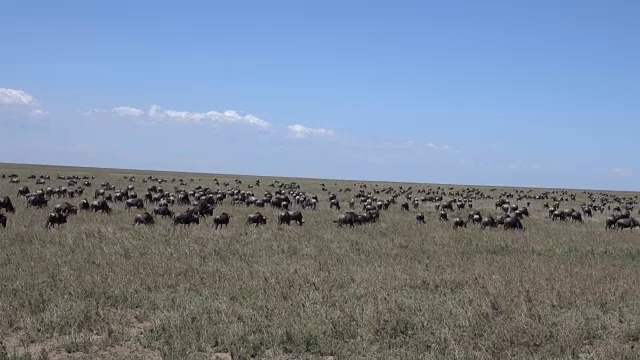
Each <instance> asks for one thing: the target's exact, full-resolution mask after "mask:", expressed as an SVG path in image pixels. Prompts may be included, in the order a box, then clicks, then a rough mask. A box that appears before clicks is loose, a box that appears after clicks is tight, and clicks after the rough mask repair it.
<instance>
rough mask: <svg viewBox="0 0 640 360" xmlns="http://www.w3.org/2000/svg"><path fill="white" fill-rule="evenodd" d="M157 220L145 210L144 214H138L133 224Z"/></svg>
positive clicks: (145, 223) (146, 223)
mask: <svg viewBox="0 0 640 360" xmlns="http://www.w3.org/2000/svg"><path fill="white" fill-rule="evenodd" d="M155 222H156V220H155V219H154V218H153V216H151V214H149V213H148V212H146V211H145V212H143V213H142V214H138V215H136V217H135V219H133V225H151V224H155Z"/></svg>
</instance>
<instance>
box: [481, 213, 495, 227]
mask: <svg viewBox="0 0 640 360" xmlns="http://www.w3.org/2000/svg"><path fill="white" fill-rule="evenodd" d="M496 226H498V222H497V221H496V219H494V218H493V216H491V215H489V216H487V217H485V218H484V219H482V223H481V228H482V229H484V228H487V227H496Z"/></svg>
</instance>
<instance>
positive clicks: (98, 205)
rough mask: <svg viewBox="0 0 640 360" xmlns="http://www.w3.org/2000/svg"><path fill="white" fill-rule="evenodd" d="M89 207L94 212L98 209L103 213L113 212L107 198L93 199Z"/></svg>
mask: <svg viewBox="0 0 640 360" xmlns="http://www.w3.org/2000/svg"><path fill="white" fill-rule="evenodd" d="M89 208H90V209H91V210H92V211H93V212H98V210H100V211H101V212H103V213H105V212H106V213H107V214H108V213H110V212H111V208H110V207H109V204H107V202H106V201H105V200H95V201H92V202H91V204H90V205H89Z"/></svg>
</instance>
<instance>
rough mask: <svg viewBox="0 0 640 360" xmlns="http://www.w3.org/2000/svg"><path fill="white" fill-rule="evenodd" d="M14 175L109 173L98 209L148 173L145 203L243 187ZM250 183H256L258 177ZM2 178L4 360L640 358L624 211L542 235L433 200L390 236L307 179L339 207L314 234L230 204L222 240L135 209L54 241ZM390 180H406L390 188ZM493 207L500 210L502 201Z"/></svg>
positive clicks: (315, 217) (395, 216) (553, 226)
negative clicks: (111, 191) (620, 221)
mask: <svg viewBox="0 0 640 360" xmlns="http://www.w3.org/2000/svg"><path fill="white" fill-rule="evenodd" d="M12 172H15V173H17V174H19V175H20V177H21V179H22V183H21V184H20V185H28V186H29V187H30V188H31V189H32V190H34V189H37V188H39V187H38V186H36V185H35V184H34V182H33V180H28V179H27V175H29V174H32V173H33V174H36V175H39V174H49V175H51V177H52V180H51V181H49V182H48V184H47V185H54V186H58V185H63V184H64V181H59V180H54V178H55V177H56V175H57V174H77V175H82V174H88V175H95V176H96V179H95V180H93V184H94V185H93V187H92V188H90V189H89V191H88V192H89V193H90V194H87V195H89V197H91V195H92V193H93V189H95V187H96V186H98V185H99V184H100V182H103V181H109V182H111V183H112V184H116V185H117V187H124V186H125V185H127V184H129V183H128V182H127V181H126V180H125V179H123V175H125V174H126V175H132V174H134V175H136V176H137V181H136V183H134V185H135V186H136V187H137V190H138V192H139V193H144V190H145V189H146V187H147V186H148V185H149V184H143V183H142V182H141V179H142V176H143V175H157V176H161V177H165V178H169V179H170V178H172V177H175V178H180V177H182V178H184V179H185V180H187V182H188V185H187V187H191V188H192V187H195V186H196V185H202V186H209V187H213V188H215V186H214V184H213V178H214V177H217V178H218V179H219V180H220V182H221V183H222V182H223V181H229V182H230V183H232V184H233V180H234V179H235V178H236V177H235V176H216V175H204V174H197V175H194V174H171V173H164V174H163V173H155V172H151V171H141V172H135V171H128V170H127V171H124V170H122V171H121V170H100V169H69V168H54V167H38V166H26V165H13V164H4V165H0V173H12ZM191 178H194V181H193V182H190V181H189V179H191ZM238 178H240V179H242V180H244V183H243V185H241V186H242V187H243V188H246V184H248V183H253V182H254V180H255V179H256V178H257V177H252V176H248V177H247V176H245V177H238ZM0 180H1V183H0V195H9V196H11V198H12V200H13V201H14V205H16V207H17V212H16V214H15V215H10V216H9V221H8V224H7V228H6V229H2V228H0V249H1V251H0V338H2V343H3V345H2V347H1V348H0V358H24V359H26V358H33V359H36V358H67V357H86V358H173V359H183V358H211V357H212V356H214V355H215V354H217V355H215V356H220V358H230V357H231V356H233V358H251V357H257V358H282V359H285V358H328V357H334V358H336V359H346V358H349V359H351V358H359V359H413V358H435V359H440V358H459V359H467V358H469V359H470V358H473V359H501V358H504V359H506V358H519V359H535V358H544V359H548V358H594V359H596V358H597V359H613V358H638V357H639V356H640V349H639V348H638V346H640V234H639V233H637V232H628V231H626V232H606V231H605V230H604V217H605V216H606V212H605V214H596V215H595V216H594V218H593V219H587V220H586V222H585V223H584V224H571V223H559V222H556V223H552V222H551V221H549V220H548V219H547V218H546V216H545V214H546V212H545V211H544V210H543V208H542V202H540V201H532V204H531V208H530V210H532V216H531V217H530V218H527V219H525V226H526V227H527V231H526V232H524V233H521V232H505V231H503V230H499V229H492V230H485V231H481V230H479V229H477V228H474V227H469V228H467V229H461V230H457V231H453V230H452V228H451V224H450V223H441V222H438V221H437V220H436V214H435V211H434V210H433V205H432V204H428V205H426V204H421V205H420V208H419V209H418V210H417V211H423V212H425V214H426V215H427V224H426V225H419V224H418V223H417V222H416V221H415V212H416V210H412V211H411V212H409V213H407V212H401V211H400V209H399V205H396V206H393V208H392V209H390V210H389V211H386V212H383V213H382V218H381V221H380V222H379V223H377V224H373V225H368V226H362V227H357V228H354V229H349V228H342V229H340V228H338V227H336V226H335V224H334V223H333V222H332V220H334V219H335V218H336V216H337V214H338V211H336V210H330V209H329V208H328V203H327V201H326V197H327V194H326V193H325V192H322V191H321V186H320V183H321V182H322V181H323V180H309V179H297V180H296V181H298V183H300V184H301V186H302V189H303V190H306V191H307V192H308V193H311V194H317V195H319V197H320V200H321V202H320V205H319V207H318V209H317V210H316V211H304V215H305V221H306V224H305V225H304V226H303V227H298V226H293V225H292V226H290V227H287V226H278V225H276V223H275V222H274V221H272V220H274V219H275V211H273V210H271V209H268V208H265V209H264V210H263V212H264V213H266V214H267V215H268V216H269V217H270V220H269V223H268V225H267V226H264V227H261V228H254V227H251V226H246V225H245V224H244V219H245V216H246V214H248V213H250V212H252V211H255V209H253V208H246V207H244V206H242V207H234V206H232V205H230V204H229V203H228V202H226V203H225V204H224V205H222V206H220V207H219V208H218V209H217V210H216V212H218V213H219V212H221V211H227V212H229V213H231V214H232V215H234V218H232V223H231V224H230V226H229V227H228V229H223V230H219V231H215V232H214V231H213V229H212V223H211V220H210V219H208V220H207V221H206V223H201V224H200V225H197V226H192V227H191V228H187V229H182V228H174V227H173V226H171V225H170V221H169V220H168V219H167V220H162V219H158V224H157V225H155V226H150V227H142V226H140V227H134V226H133V225H132V223H133V217H134V214H136V211H135V210H132V211H131V212H127V211H125V210H124V207H123V206H121V205H114V206H115V209H116V211H114V212H113V213H112V214H110V215H102V214H90V213H85V212H81V213H79V215H77V216H74V217H71V218H70V220H69V223H67V224H65V225H63V226H61V227H59V228H56V229H54V230H52V231H46V230H45V229H44V223H45V220H46V215H47V213H48V212H49V210H47V209H42V210H36V209H27V208H26V205H25V200H24V199H22V198H20V199H16V190H17V187H18V186H19V185H15V184H9V182H8V179H0ZM283 180H284V179H283ZM271 181H273V179H268V178H262V186H260V187H255V188H254V189H253V191H254V192H255V193H256V194H262V193H263V192H264V191H265V190H267V189H271V188H269V187H268V186H267V185H268V184H269V183H270V182H271ZM324 182H325V183H326V185H327V188H328V189H329V190H331V191H334V192H337V194H338V195H339V198H340V199H341V200H342V203H343V205H346V204H347V201H348V199H349V197H350V195H349V194H348V193H344V192H342V193H340V192H338V189H340V188H345V187H347V186H350V187H352V188H354V186H353V182H347V181H338V182H335V181H328V180H324ZM388 185H392V186H395V187H397V186H399V185H401V184H382V183H379V186H388ZM403 185H404V186H405V187H406V186H409V185H410V184H403ZM413 185H414V189H416V188H427V187H429V186H430V185H426V184H422V185H417V184H413ZM163 186H164V187H165V188H169V189H171V188H172V186H173V185H172V184H171V183H168V184H163ZM374 186H375V185H374V183H368V188H369V189H371V188H373V187H374ZM431 187H434V185H431ZM500 190H501V188H499V189H498V190H497V191H496V192H495V193H494V194H495V195H497V194H499V192H500ZM485 191H488V189H485ZM538 192H539V190H538ZM577 193H578V198H577V203H581V202H583V201H585V199H586V198H585V195H584V194H582V193H581V192H577ZM60 201H62V200H60ZM78 201H79V199H74V200H73V202H74V203H76V202H78ZM56 202H58V201H53V202H52V205H53V204H55V203H56ZM570 205H572V204H570V203H567V204H563V206H570ZM573 205H574V206H575V205H576V204H573ZM177 208H181V207H177ZM475 208H477V209H479V210H481V211H482V212H483V213H494V212H495V210H493V202H491V201H480V202H476V204H475ZM467 212H468V211H464V212H461V215H466V214H467Z"/></svg>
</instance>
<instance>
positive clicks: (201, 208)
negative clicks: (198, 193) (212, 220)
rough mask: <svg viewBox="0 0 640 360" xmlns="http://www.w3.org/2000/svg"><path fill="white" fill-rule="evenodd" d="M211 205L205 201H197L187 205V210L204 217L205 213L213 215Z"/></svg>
mask: <svg viewBox="0 0 640 360" xmlns="http://www.w3.org/2000/svg"><path fill="white" fill-rule="evenodd" d="M213 209H214V206H213V205H209V204H207V203H205V202H199V203H197V204H196V205H192V206H189V208H188V209H187V211H188V212H190V213H192V214H195V215H197V216H201V217H206V216H207V215H209V216H213Z"/></svg>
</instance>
